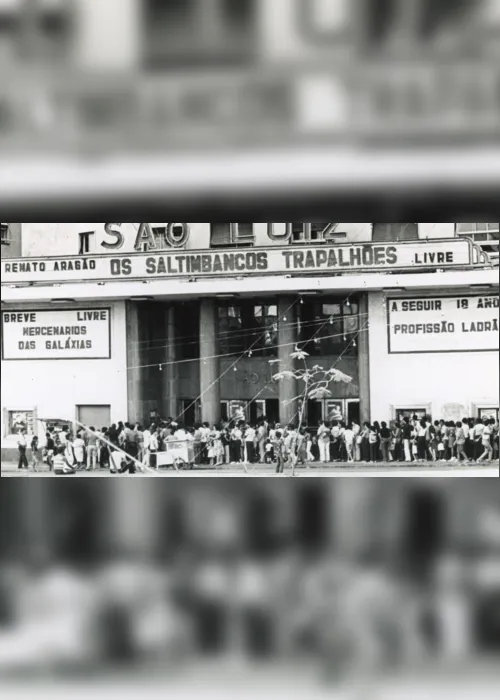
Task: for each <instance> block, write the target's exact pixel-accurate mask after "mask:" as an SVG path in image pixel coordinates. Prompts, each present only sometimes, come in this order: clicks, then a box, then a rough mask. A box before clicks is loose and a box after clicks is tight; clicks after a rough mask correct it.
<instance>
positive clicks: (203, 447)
mask: <svg viewBox="0 0 500 700" xmlns="http://www.w3.org/2000/svg"><path fill="white" fill-rule="evenodd" d="M171 441H175V442H185V443H191V444H192V448H193V454H194V463H195V465H197V466H199V467H201V466H208V467H213V468H216V467H222V466H224V465H239V464H241V465H243V464H263V465H264V464H267V465H274V466H275V468H276V471H277V472H278V473H281V472H282V471H283V470H284V466H285V464H287V463H289V462H290V461H292V460H293V461H294V462H295V464H297V465H308V464H331V463H347V464H349V463H367V464H370V463H385V464H387V463H412V464H414V463H422V462H434V463H438V462H449V463H478V464H480V463H483V462H492V461H495V460H498V457H499V426H498V422H497V421H496V420H494V419H485V420H483V419H481V418H477V419H469V418H464V419H463V420H462V421H459V422H454V421H444V420H440V421H438V420H436V421H434V422H433V421H432V420H431V418H430V417H429V416H426V417H425V418H422V419H419V418H418V417H417V416H413V417H412V418H410V417H405V418H403V420H402V421H394V422H392V423H390V424H387V423H385V422H382V423H378V422H375V423H373V424H370V423H364V424H363V425H358V424H357V423H350V424H346V423H344V422H343V421H333V422H332V423H329V422H327V421H324V422H322V423H321V424H320V426H319V428H315V429H310V428H305V427H298V426H296V425H294V424H290V425H288V426H281V425H280V424H279V423H271V422H269V421H268V420H267V419H266V418H261V419H260V420H259V421H258V422H257V423H256V424H255V425H252V424H251V423H249V422H248V421H246V420H238V421H237V422H234V421H233V422H228V421H224V422H222V423H221V424H220V425H214V426H212V427H210V424H209V423H203V424H201V423H199V424H196V425H195V426H194V427H193V428H192V429H187V428H185V426H184V425H183V424H182V423H179V422H176V421H174V420H173V419H172V418H168V419H167V420H165V421H162V420H160V421H158V422H157V423H153V424H152V425H150V426H149V427H148V428H146V429H144V428H143V427H142V426H141V425H140V424H139V423H136V424H130V423H122V422H120V423H118V424H113V425H111V426H110V427H109V428H107V427H104V428H101V429H96V428H94V427H93V426H91V427H89V428H88V429H82V430H80V431H79V432H77V434H76V435H75V436H72V435H71V434H70V433H57V432H55V431H50V430H49V431H48V432H47V433H46V440H45V445H44V446H43V447H42V446H40V444H39V441H38V438H37V437H36V436H35V437H33V438H32V440H31V442H30V443H29V445H28V438H27V434H26V430H22V431H21V432H20V434H19V436H18V449H19V464H18V467H19V469H29V468H30V465H31V468H32V469H33V471H35V472H36V471H38V470H39V468H40V467H41V465H43V464H44V463H45V464H46V465H47V467H48V469H49V470H51V471H54V473H56V474H76V473H77V472H80V471H88V472H90V471H96V470H101V469H108V470H109V471H110V472H111V473H112V474H118V473H120V474H123V473H132V474H133V473H136V472H137V471H138V470H141V469H144V468H145V469H147V468H150V467H154V466H155V460H156V455H157V454H158V453H161V452H164V451H166V450H167V448H168V442H171ZM28 450H29V452H28ZM28 456H29V457H30V459H29V460H28Z"/></svg>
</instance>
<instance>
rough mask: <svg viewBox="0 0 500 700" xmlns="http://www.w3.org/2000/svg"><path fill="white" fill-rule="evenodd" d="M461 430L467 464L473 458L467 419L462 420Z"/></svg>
mask: <svg viewBox="0 0 500 700" xmlns="http://www.w3.org/2000/svg"><path fill="white" fill-rule="evenodd" d="M462 429H463V431H464V435H465V446H464V450H465V454H466V455H467V459H468V460H469V462H470V461H471V460H472V459H473V458H474V450H473V449H472V442H471V439H470V423H469V419H468V418H462Z"/></svg>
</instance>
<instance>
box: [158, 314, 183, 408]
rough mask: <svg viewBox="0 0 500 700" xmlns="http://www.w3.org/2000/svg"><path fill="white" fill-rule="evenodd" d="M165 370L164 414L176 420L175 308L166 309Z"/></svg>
mask: <svg viewBox="0 0 500 700" xmlns="http://www.w3.org/2000/svg"><path fill="white" fill-rule="evenodd" d="M165 330H166V333H165V335H164V338H166V341H165V344H166V346H167V347H166V348H165V362H166V365H165V369H164V371H163V372H162V392H161V393H162V412H163V415H164V416H165V417H167V416H172V418H176V417H177V416H178V413H179V409H178V405H177V400H178V396H177V366H176V360H177V345H176V332H175V306H173V305H172V306H168V307H166V308H165Z"/></svg>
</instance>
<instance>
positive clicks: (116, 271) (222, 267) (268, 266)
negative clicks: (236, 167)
mask: <svg viewBox="0 0 500 700" xmlns="http://www.w3.org/2000/svg"><path fill="white" fill-rule="evenodd" d="M478 255H479V254H478V252H477V249H476V248H475V247H474V245H473V243H472V242H471V241H470V240H468V239H466V238H453V239H446V240H429V241H411V242H404V243H389V244H386V243H381V244H377V243H367V244H364V243H363V244H357V245H356V244H352V243H348V244H341V245H330V244H325V245H321V246H314V245H303V246H287V247H286V248H283V247H278V246H276V247H274V248H245V249H230V250H210V251H203V252H200V251H192V252H191V251H189V252H187V251H184V250H183V251H172V252H166V253H163V254H143V255H135V254H134V255H130V256H126V255H123V256H115V257H110V256H97V257H90V256H89V257H69V258H41V259H38V260H36V259H31V258H30V259H23V260H9V261H7V260H5V261H2V283H3V284H16V283H19V284H22V283H30V282H32V283H37V282H39V283H47V282H54V283H61V282H81V281H111V280H134V279H136V280H139V279H140V280H144V279H149V280H154V279H167V278H187V279H190V278H199V277H203V278H206V277H212V276H216V275H221V274H222V275H224V276H233V277H238V276H245V275H255V276H263V275H280V274H281V275H304V274H341V273H346V272H362V271H372V272H373V271H375V272H390V271H393V270H426V269H440V268H443V269H444V268H451V269H453V268H460V267H466V266H469V265H473V264H475V263H477V262H483V263H484V264H486V263H487V262H488V261H487V258H486V256H484V255H483V257H482V258H478V257H477V256H478Z"/></svg>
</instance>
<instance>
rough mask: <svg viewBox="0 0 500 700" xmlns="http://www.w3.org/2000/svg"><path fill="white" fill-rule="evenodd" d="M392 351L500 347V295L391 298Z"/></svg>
mask: <svg viewBox="0 0 500 700" xmlns="http://www.w3.org/2000/svg"><path fill="white" fill-rule="evenodd" d="M387 313H388V333H389V352H390V353H393V354H398V353H434V352H467V351H484V350H496V351H498V349H499V343H498V331H499V310H498V296H494V295H488V296H460V297H432V298H418V299H417V298H415V299H387Z"/></svg>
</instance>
